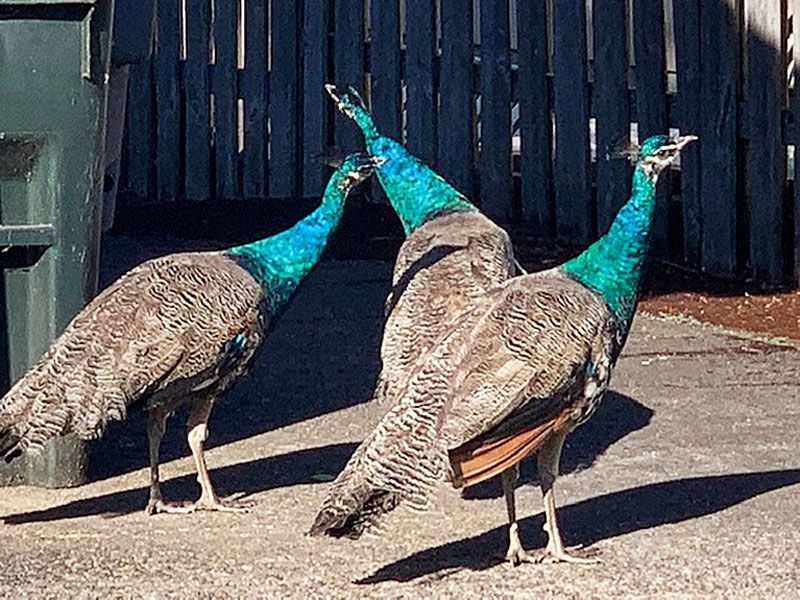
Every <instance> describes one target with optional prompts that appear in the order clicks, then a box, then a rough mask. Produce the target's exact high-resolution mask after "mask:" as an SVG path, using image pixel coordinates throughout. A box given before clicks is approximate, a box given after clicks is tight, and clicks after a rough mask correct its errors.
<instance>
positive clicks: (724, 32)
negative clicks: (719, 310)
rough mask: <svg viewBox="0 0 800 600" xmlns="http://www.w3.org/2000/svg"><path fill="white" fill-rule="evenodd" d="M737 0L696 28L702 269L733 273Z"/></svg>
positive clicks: (721, 4) (714, 7) (719, 6)
mask: <svg viewBox="0 0 800 600" xmlns="http://www.w3.org/2000/svg"><path fill="white" fill-rule="evenodd" d="M736 4H737V2H736V0H720V1H718V2H709V3H706V4H704V5H703V7H702V21H701V23H700V65H701V74H700V82H701V83H700V97H701V99H702V103H701V105H700V106H701V112H700V115H701V124H702V129H701V132H700V139H701V142H700V144H699V146H700V162H701V164H702V173H701V183H700V197H701V198H702V212H701V219H700V222H701V223H702V227H703V241H702V248H701V255H702V267H703V270H705V271H708V272H709V273H713V274H715V275H722V276H732V275H734V274H735V273H736V268H737V264H736V254H737V253H736V227H737V225H736V200H735V199H736V196H737V177H738V174H737V164H736V155H737V152H736V134H737V128H736V127H737V111H738V107H737V92H736V87H737V81H738V70H739V35H738V17H737V13H736Z"/></svg>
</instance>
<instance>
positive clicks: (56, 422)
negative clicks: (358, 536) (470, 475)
mask: <svg viewBox="0 0 800 600" xmlns="http://www.w3.org/2000/svg"><path fill="white" fill-rule="evenodd" d="M382 163H383V159H381V158H376V157H371V156H367V155H365V154H353V155H351V156H348V157H347V158H346V159H345V160H344V161H343V162H342V164H341V166H339V168H338V169H336V171H335V172H334V173H333V175H332V176H331V178H330V181H329V182H328V184H327V187H326V189H325V193H324V196H323V198H322V202H321V205H320V206H319V207H318V208H317V209H316V210H315V211H314V212H313V213H311V214H310V215H308V216H307V217H306V218H304V219H303V220H301V221H300V222H298V223H297V224H295V225H294V226H293V227H292V228H290V229H288V230H286V231H283V232H281V233H279V234H277V235H274V236H272V237H268V238H265V239H262V240H260V241H256V242H253V243H250V244H246V245H243V246H238V247H234V248H230V249H228V250H224V251H217V252H190V253H180V254H170V255H167V256H163V257H161V258H155V259H152V260H149V261H146V262H144V263H142V264H140V265H139V266H137V267H135V268H133V269H131V270H130V271H128V272H127V273H125V274H124V275H122V276H121V277H120V278H119V279H118V280H116V281H115V282H114V283H113V284H111V285H110V286H109V287H108V288H107V289H105V290H104V291H103V292H102V293H100V294H99V295H98V296H97V297H96V298H95V299H94V300H92V301H91V302H90V303H89V304H88V305H87V306H86V307H85V308H84V309H83V310H82V311H81V312H80V313H79V314H78V315H77V316H76V317H75V318H74V319H73V320H72V321H71V322H70V323H69V325H68V326H67V327H66V329H65V330H64V332H63V333H62V334H61V335H60V336H59V337H58V339H56V341H55V342H54V343H53V344H52V345H51V346H50V348H49V350H48V351H47V352H46V353H45V354H44V355H43V356H42V358H41V359H39V361H38V362H37V363H36V364H35V365H34V366H33V367H32V368H31V369H30V370H29V371H28V372H27V373H26V375H25V376H24V377H22V379H20V380H19V381H18V382H17V383H16V384H15V385H14V386H13V387H12V388H11V389H10V390H9V391H8V393H7V394H6V395H5V396H4V397H3V398H2V399H1V400H0V456H3V457H4V458H5V460H6V461H10V460H11V459H13V458H15V457H17V456H19V455H21V454H22V453H23V452H25V451H37V450H41V448H42V447H43V446H44V444H45V442H47V441H48V440H49V439H50V438H53V437H55V436H59V435H64V434H67V433H75V434H77V435H78V436H79V437H80V438H83V439H92V438H95V437H98V436H99V435H101V434H102V433H103V430H104V428H105V426H106V422H107V421H108V420H109V419H118V420H121V419H124V418H125V415H126V413H127V411H128V409H129V408H131V407H132V406H133V405H141V406H144V407H146V408H147V409H148V420H147V435H148V442H149V454H150V499H149V502H148V504H147V509H146V510H147V513H148V514H154V513H156V512H181V513H186V512H193V511H195V510H220V511H229V512H237V511H241V510H244V509H245V507H243V506H238V505H235V504H233V503H230V502H225V501H223V500H221V499H220V498H218V497H217V495H216V494H215V492H214V489H213V487H212V485H211V481H210V479H209V476H208V470H207V468H206V462H205V458H204V453H203V444H204V442H205V440H206V436H207V422H208V417H209V414H210V412H211V408H212V406H213V404H214V400H215V399H216V398H217V397H218V396H219V395H220V394H221V393H223V392H224V391H225V390H226V389H228V388H229V387H230V386H231V384H232V383H233V382H234V380H236V379H237V378H238V377H239V376H240V375H242V374H244V372H245V371H246V369H247V367H248V365H249V363H250V362H251V359H252V358H253V355H254V353H255V351H256V349H257V348H258V347H259V346H260V345H261V343H262V341H263V340H264V337H265V335H266V332H267V328H268V326H269V324H270V323H271V321H272V320H273V319H275V317H276V316H277V315H278V314H279V312H280V311H281V309H282V307H284V306H285V305H286V303H287V302H288V300H289V299H290V297H291V296H292V294H293V293H294V291H295V289H296V288H297V286H298V285H299V284H300V282H301V281H302V280H303V278H304V277H305V276H306V275H307V274H308V273H309V271H311V269H312V267H313V266H314V265H315V264H316V262H317V260H318V259H319V257H320V255H321V254H322V252H323V250H324V249H325V245H326V244H327V242H328V239H329V238H330V236H331V234H332V233H333V231H334V230H335V228H336V226H337V224H338V223H339V219H340V217H341V216H342V212H343V209H344V201H345V199H346V197H347V195H348V193H349V192H350V190H351V189H352V188H353V187H354V186H355V185H356V184H358V183H359V182H361V181H363V180H364V179H366V178H367V177H368V176H369V175H371V173H372V172H373V171H374V170H375V169H376V168H377V167H379V166H380V165H381V164H382ZM184 403H185V404H188V406H189V416H188V420H187V430H188V441H189V447H190V449H191V452H192V456H193V457H194V461H195V466H196V468H197V479H198V482H199V484H200V487H201V495H200V497H199V499H198V500H197V501H196V502H194V503H192V504H186V505H184V504H178V503H168V502H165V501H164V500H162V497H161V491H160V485H159V472H158V471H159V469H158V463H159V445H160V442H161V437H162V435H163V433H164V429H165V424H166V419H167V417H168V416H169V415H170V414H171V413H172V412H173V411H174V410H175V409H176V408H177V407H178V406H180V405H182V404H184Z"/></svg>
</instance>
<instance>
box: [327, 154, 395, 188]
mask: <svg viewBox="0 0 800 600" xmlns="http://www.w3.org/2000/svg"><path fill="white" fill-rule="evenodd" d="M385 162H386V159H385V158H384V157H382V156H371V155H369V154H364V153H363V152H356V153H354V154H350V155H349V156H347V157H346V158H345V159H344V160H343V161H342V163H341V165H339V167H338V168H337V169H336V173H335V174H334V178H335V180H336V186H337V187H338V188H339V189H340V190H342V191H343V192H349V191H350V190H351V189H353V188H354V187H355V186H357V185H358V184H359V183H361V182H362V181H364V180H365V179H367V178H369V176H370V175H372V173H373V172H374V171H375V169H377V168H378V167H380V166H381V165H382V164H383V163H385Z"/></svg>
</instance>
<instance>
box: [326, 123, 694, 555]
mask: <svg viewBox="0 0 800 600" xmlns="http://www.w3.org/2000/svg"><path fill="white" fill-rule="evenodd" d="M695 139H697V138H696V137H694V136H684V137H681V138H676V139H669V138H667V137H666V136H657V137H652V138H648V139H647V140H646V141H645V142H644V143H643V145H642V147H641V149H640V154H639V158H638V161H637V163H636V168H635V169H634V175H633V192H632V195H631V197H630V199H629V200H628V201H627V203H626V204H625V205H624V206H623V207H622V208H621V209H620V211H619V213H618V214H617V216H616V218H615V220H614V222H613V223H612V225H611V228H610V229H609V231H608V233H607V234H606V235H605V236H604V237H602V238H601V239H600V240H599V241H597V242H595V243H594V244H593V245H592V246H590V247H589V248H588V249H587V250H585V251H584V252H583V253H582V254H580V255H579V256H577V257H576V258H573V259H572V260H570V261H568V262H566V263H564V264H562V265H560V266H558V267H555V268H553V269H549V270H546V271H542V272H539V273H535V274H532V275H523V276H520V277H516V278H514V279H511V280H509V281H507V282H504V283H502V284H500V285H499V286H497V287H495V288H493V289H491V290H489V291H488V292H487V293H486V294H484V295H483V297H482V298H480V299H479V300H477V301H476V303H475V305H474V306H473V307H472V308H471V309H468V310H467V311H466V312H465V313H464V314H463V315H461V316H459V317H458V318H457V319H456V320H455V321H454V322H453V324H452V325H451V327H450V328H449V330H448V331H447V332H446V333H445V334H444V335H443V336H442V338H440V339H439V340H438V341H437V343H436V346H435V347H434V348H433V349H432V350H431V351H430V352H428V353H427V354H426V355H424V356H422V357H421V358H420V359H419V361H417V363H416V364H415V365H414V367H413V370H412V371H411V374H410V376H409V378H408V379H407V380H406V381H405V382H404V384H403V385H404V388H403V391H402V394H401V398H400V400H399V401H398V402H397V403H396V405H395V406H394V407H393V408H392V409H391V410H390V412H389V413H388V414H386V416H385V417H384V418H383V419H382V421H381V422H380V423H379V425H378V426H377V428H376V429H375V430H374V431H373V432H372V434H371V435H370V436H369V437H368V438H367V439H366V440H365V441H364V442H363V443H362V444H361V446H359V448H358V449H357V450H356V452H355V453H354V455H353V457H352V458H351V459H350V461H349V462H348V464H347V465H346V467H345V468H344V470H343V471H342V473H341V474H340V475H339V477H338V478H337V479H336V481H335V482H334V483H333V485H332V488H331V490H330V492H329V495H328V496H327V498H326V499H325V501H324V503H323V505H322V508H321V510H320V511H319V513H318V515H317V517H316V520H315V522H314V524H313V526H312V529H311V533H312V534H323V533H327V534H329V535H333V536H341V535H346V536H349V537H358V536H359V535H361V533H362V532H363V531H364V530H366V529H368V528H370V527H371V526H373V525H376V524H377V523H378V521H380V518H381V516H382V515H383V514H384V513H386V512H388V511H389V510H391V509H392V508H394V507H395V506H397V505H398V504H400V503H406V504H408V505H409V506H411V507H412V508H418V509H423V508H425V507H426V506H427V503H428V500H429V497H430V492H431V490H432V488H433V486H434V484H435V483H436V481H437V480H438V479H442V478H447V479H449V480H450V482H451V483H452V484H453V485H454V486H455V487H466V486H470V485H474V484H476V483H478V482H481V481H483V480H485V479H487V478H489V477H492V476H494V475H497V474H501V475H502V477H501V479H502V485H503V490H504V494H505V498H506V502H507V508H508V518H509V547H508V552H507V554H506V558H507V559H508V560H509V561H511V562H512V563H513V564H519V563H520V562H521V561H525V560H529V557H528V555H527V554H526V553H525V552H524V550H523V548H522V545H521V544H520V541H519V536H518V534H517V524H516V515H515V503H514V484H515V482H516V478H517V465H518V463H519V461H520V460H522V459H523V458H525V457H526V456H528V455H529V454H531V453H533V452H538V471H539V481H540V485H541V487H542V491H543V494H544V509H545V515H546V518H547V531H548V533H549V540H548V544H547V548H546V549H545V554H544V557H546V558H547V559H548V560H553V561H567V562H583V561H587V560H589V559H587V558H585V557H579V556H573V555H572V554H570V553H568V552H567V550H566V549H565V548H564V545H563V543H562V540H561V536H560V534H559V530H558V526H557V522H556V511H555V500H554V497H553V483H554V481H555V479H556V476H557V474H558V466H559V460H560V456H561V449H562V445H563V443H564V438H565V437H566V436H567V434H568V433H569V432H570V431H572V430H573V429H574V428H575V427H577V426H578V425H580V424H581V423H583V422H585V421H586V420H587V419H588V418H589V417H590V416H591V414H592V412H593V411H594V409H595V407H596V406H597V403H598V402H599V401H600V399H601V397H602V396H603V393H604V392H605V390H606V388H607V387H608V382H609V378H610V375H611V371H612V369H613V367H614V364H615V362H616V360H617V357H618V356H619V353H620V351H621V349H622V347H623V344H624V343H625V339H626V337H627V335H628V330H629V328H630V325H631V321H632V319H633V314H634V311H635V309H636V303H637V297H638V290H639V282H640V279H641V272H642V265H643V263H644V260H645V255H646V253H647V249H648V245H649V242H648V237H649V232H650V229H651V225H652V221H653V213H654V208H655V190H656V181H657V178H658V175H659V173H661V172H662V171H663V170H664V169H665V168H666V167H667V166H668V165H669V164H671V163H672V162H673V161H674V160H675V158H676V157H677V156H678V154H679V152H680V150H681V149H682V148H684V147H685V146H686V145H687V144H689V143H690V142H691V141H693V140H695Z"/></svg>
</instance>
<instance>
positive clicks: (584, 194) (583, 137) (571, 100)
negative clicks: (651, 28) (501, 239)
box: [553, 0, 595, 244]
mask: <svg viewBox="0 0 800 600" xmlns="http://www.w3.org/2000/svg"><path fill="white" fill-rule="evenodd" d="M553 71H554V73H553V106H554V109H555V114H556V136H555V160H554V166H553V180H554V181H553V183H554V188H555V202H556V211H555V212H556V233H557V235H558V236H559V237H561V238H566V239H569V240H570V241H572V242H574V243H578V244H585V243H587V242H588V241H589V240H590V239H591V238H592V236H593V235H594V226H593V224H594V220H595V219H594V210H592V202H591V196H590V193H589V94H588V84H587V77H586V72H587V66H586V3H585V0H557V1H556V2H553Z"/></svg>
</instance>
